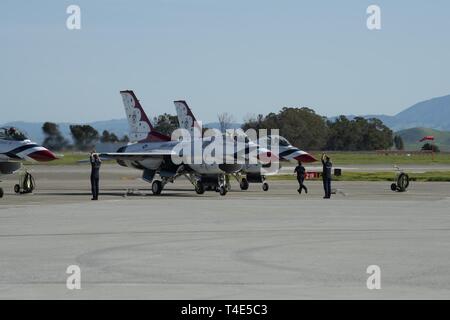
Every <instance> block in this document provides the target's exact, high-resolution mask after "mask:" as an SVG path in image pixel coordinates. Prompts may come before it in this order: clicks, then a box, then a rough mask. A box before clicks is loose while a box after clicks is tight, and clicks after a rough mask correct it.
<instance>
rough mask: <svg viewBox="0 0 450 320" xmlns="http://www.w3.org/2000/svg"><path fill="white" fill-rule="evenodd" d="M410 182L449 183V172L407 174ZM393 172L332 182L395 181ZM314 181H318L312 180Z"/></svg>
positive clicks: (347, 175) (352, 175) (280, 177)
mask: <svg viewBox="0 0 450 320" xmlns="http://www.w3.org/2000/svg"><path fill="white" fill-rule="evenodd" d="M408 175H409V179H410V180H411V181H422V182H450V171H432V172H423V173H408ZM396 178H397V177H396V174H395V173H394V172H344V173H343V174H342V175H341V176H339V177H333V180H334V181H395V180H396ZM268 179H269V180H275V181H276V180H296V179H297V177H296V176H294V175H288V174H285V175H277V176H270V177H268ZM314 180H320V178H319V179H314Z"/></svg>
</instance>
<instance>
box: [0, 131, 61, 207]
mask: <svg viewBox="0 0 450 320" xmlns="http://www.w3.org/2000/svg"><path fill="white" fill-rule="evenodd" d="M55 159H57V157H56V156H55V154H54V153H53V152H51V151H50V150H48V149H46V148H44V147H43V146H40V145H38V144H36V143H34V142H31V140H30V139H28V138H27V136H26V135H25V134H24V133H23V132H21V131H19V130H18V129H16V128H14V127H9V128H0V175H7V174H13V173H14V172H16V171H18V170H19V169H20V168H21V167H22V163H23V162H24V161H32V162H46V161H52V160H55ZM25 177H26V181H25V179H24V184H23V185H19V184H16V185H15V186H14V191H15V192H16V193H20V192H21V191H24V192H29V191H33V189H34V186H33V185H32V184H31V185H30V183H32V181H34V179H33V177H32V176H31V175H30V174H29V173H28V172H26V173H25ZM1 197H3V189H2V188H0V198H1Z"/></svg>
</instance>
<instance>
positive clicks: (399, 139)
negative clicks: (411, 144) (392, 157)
mask: <svg viewBox="0 0 450 320" xmlns="http://www.w3.org/2000/svg"><path fill="white" fill-rule="evenodd" d="M394 145H395V149H397V150H404V149H405V145H404V144H403V139H402V137H401V136H399V135H395V137H394Z"/></svg>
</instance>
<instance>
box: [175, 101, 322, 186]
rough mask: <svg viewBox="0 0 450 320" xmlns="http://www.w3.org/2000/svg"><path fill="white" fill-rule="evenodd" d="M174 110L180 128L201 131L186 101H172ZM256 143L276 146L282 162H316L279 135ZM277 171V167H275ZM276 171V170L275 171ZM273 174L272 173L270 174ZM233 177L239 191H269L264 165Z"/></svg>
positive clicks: (248, 166) (255, 165)
mask: <svg viewBox="0 0 450 320" xmlns="http://www.w3.org/2000/svg"><path fill="white" fill-rule="evenodd" d="M174 104H175V109H176V112H177V117H178V122H179V124H180V127H181V128H183V129H185V130H189V131H191V132H193V131H194V130H201V124H200V123H199V122H198V121H197V119H196V118H195V116H194V114H193V113H192V110H191V108H190V107H189V106H188V104H187V103H186V101H184V100H179V101H174ZM232 131H233V132H232V134H235V135H236V134H241V135H244V136H245V133H244V132H243V131H241V132H239V130H232ZM256 143H257V144H258V145H263V146H267V147H269V148H270V147H271V146H272V145H277V149H278V154H277V155H276V156H277V157H278V158H279V159H280V160H284V161H291V160H296V161H301V162H304V163H308V162H315V161H317V160H316V159H315V158H314V157H313V156H312V155H310V154H309V153H307V152H305V151H302V150H300V149H299V148H297V147H294V146H293V145H292V144H291V143H289V142H288V141H287V140H286V139H285V138H284V137H281V136H279V135H273V134H268V135H265V136H262V137H259V138H257V141H256ZM277 169H279V167H277ZM277 171H278V170H277ZM273 173H275V172H272V174H273ZM230 175H231V176H233V177H234V178H235V179H236V180H237V182H238V183H239V186H240V188H241V190H247V189H248V187H249V183H262V189H263V190H264V191H267V190H268V189H269V185H268V183H267V182H266V177H265V175H264V165H263V164H261V163H253V164H249V163H246V164H244V166H243V167H242V170H240V171H238V172H234V173H231V174H230ZM203 179H205V180H207V179H208V180H214V177H211V176H210V177H208V176H204V177H203Z"/></svg>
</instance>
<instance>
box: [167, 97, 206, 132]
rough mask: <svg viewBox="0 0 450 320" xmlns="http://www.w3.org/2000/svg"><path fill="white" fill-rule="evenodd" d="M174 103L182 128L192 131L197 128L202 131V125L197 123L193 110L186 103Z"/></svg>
mask: <svg viewBox="0 0 450 320" xmlns="http://www.w3.org/2000/svg"><path fill="white" fill-rule="evenodd" d="M173 103H174V104H175V109H176V110H177V116H178V122H179V123H180V128H181V129H186V130H192V129H193V128H197V129H198V130H200V125H199V123H198V122H197V119H195V116H194V114H193V113H192V111H191V108H189V106H188V104H187V103H186V101H184V100H178V101H174V102H173ZM200 132H201V131H200Z"/></svg>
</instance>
